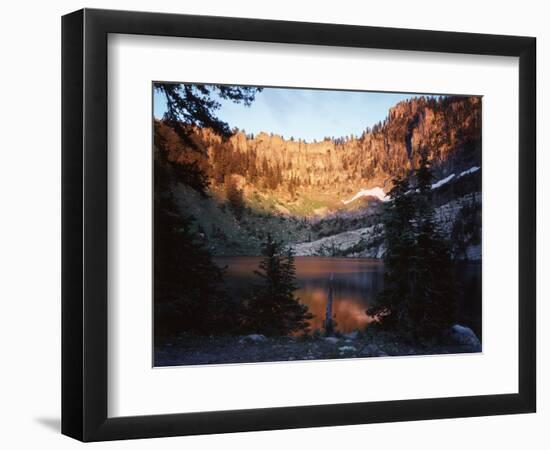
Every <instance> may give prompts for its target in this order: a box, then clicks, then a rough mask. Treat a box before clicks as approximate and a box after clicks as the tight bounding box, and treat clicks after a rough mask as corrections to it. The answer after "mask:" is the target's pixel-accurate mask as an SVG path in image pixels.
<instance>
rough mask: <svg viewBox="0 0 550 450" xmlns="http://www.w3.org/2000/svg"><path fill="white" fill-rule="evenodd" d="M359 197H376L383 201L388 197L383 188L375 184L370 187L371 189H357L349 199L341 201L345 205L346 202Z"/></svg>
mask: <svg viewBox="0 0 550 450" xmlns="http://www.w3.org/2000/svg"><path fill="white" fill-rule="evenodd" d="M361 197H376V198H377V199H378V200H380V201H383V202H386V201H388V197H387V196H386V193H385V192H384V189H382V188H381V187H378V186H376V187H375V188H372V189H363V190H361V191H359V192H358V193H357V194H355V195H354V196H353V197H352V198H351V199H349V200H342V203H343V204H344V205H347V204H348V203H351V202H354V201H355V200H357V199H358V198H361Z"/></svg>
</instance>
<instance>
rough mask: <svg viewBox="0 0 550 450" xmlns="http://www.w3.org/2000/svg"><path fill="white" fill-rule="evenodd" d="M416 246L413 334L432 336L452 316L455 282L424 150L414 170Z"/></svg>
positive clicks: (413, 268) (412, 281) (454, 310)
mask: <svg viewBox="0 0 550 450" xmlns="http://www.w3.org/2000/svg"><path fill="white" fill-rule="evenodd" d="M415 177H416V181H417V190H416V192H415V196H414V197H415V203H416V220H415V227H416V230H415V231H416V246H415V253H414V258H413V259H412V261H411V263H412V264H411V265H412V275H413V276H412V279H411V296H412V298H413V305H412V317H413V321H414V322H415V330H416V334H417V335H422V336H425V337H433V336H436V335H437V334H438V333H439V332H440V331H441V330H442V329H444V328H446V327H448V326H450V325H452V323H453V321H454V320H455V316H456V289H457V287H456V283H455V280H454V274H453V267H452V260H451V256H450V250H449V245H448V242H447V241H446V240H445V239H444V238H443V236H442V234H441V231H440V230H439V229H438V227H437V226H436V224H435V221H434V208H433V200H432V190H431V185H432V181H433V178H434V177H433V175H432V172H431V169H430V164H429V161H428V153H427V151H426V150H423V151H422V152H421V159H420V164H419V167H418V169H416V171H415Z"/></svg>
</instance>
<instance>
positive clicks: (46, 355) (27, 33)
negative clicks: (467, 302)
mask: <svg viewBox="0 0 550 450" xmlns="http://www.w3.org/2000/svg"><path fill="white" fill-rule="evenodd" d="M83 6H87V7H95V8H116V9H139V10H155V11H164V12H177V13H189V14H210V15H225V16H246V17H257V18H266V19H286V20H304V21H318V22H335V23H353V24H358V25H376V26H393V27H408V28H422V29H439V30H449V31H471V32H483V33H500V34H518V35H530V36H536V37H537V38H538V85H539V88H538V126H539V132H538V150H539V166H538V167H539V168H538V173H539V197H538V213H539V230H542V229H543V228H544V227H545V226H546V227H548V226H549V223H548V222H549V220H550V218H549V217H548V206H546V207H543V203H544V200H545V199H547V198H549V197H550V195H549V194H550V192H549V185H550V183H549V182H548V180H547V179H546V180H545V179H544V178H543V173H544V169H546V170H550V157H549V156H548V153H546V154H545V153H544V152H543V151H542V149H543V147H544V138H545V136H544V125H545V116H544V113H543V110H544V109H545V107H546V108H548V107H550V96H549V94H548V91H547V90H546V88H547V86H548V83H549V82H550V77H549V76H548V72H549V71H550V29H549V28H548V20H547V19H548V17H549V11H548V10H547V8H546V7H545V4H544V2H540V1H535V0H533V1H531V0H523V1H521V2H518V1H500V2H498V3H497V2H485V3H482V2H480V1H471V0H463V1H461V2H452V3H447V2H441V1H431V0H421V1H417V2H411V1H406V0H393V1H391V2H380V1H379V2H369V3H367V2H357V1H353V0H339V1H338V2H334V1H324V0H323V1H321V0H316V1H315V2H306V1H303V2H298V1H296V0H279V1H277V2H274V1H273V2H260V1H255V2H253V1H250V2H247V1H245V0H231V1H223V0H218V1H202V2H181V1H168V0H156V1H155V2H152V1H151V0H149V1H144V0H132V1H129V0H112V1H110V2H107V1H96V0H88V1H87V2H76V1H72V2H70V1H55V2H38V1H28V0H19V1H15V2H5V4H4V5H3V8H2V14H1V16H0V33H1V39H0V46H1V52H0V61H1V69H0V77H1V78H2V88H3V89H2V95H1V96H0V103H1V108H0V130H1V132H2V140H1V141H0V142H1V143H2V144H1V158H0V183H1V186H0V196H1V197H0V205H1V206H2V220H1V221H0V274H1V277H0V289H1V294H0V301H1V303H0V304H1V305H2V308H1V309H0V346H1V353H0V355H1V371H0V380H1V381H0V423H1V430H2V431H1V432H0V444H1V445H2V447H3V448H9V449H17V448H56V449H57V448H59V449H65V448H75V447H78V446H80V445H81V444H79V443H78V442H76V441H73V440H71V439H69V438H66V437H63V436H61V435H60V434H59V420H60V419H59V418H60V406H59V404H60V348H59V346H60V212H61V211H60V192H61V185H60V16H61V15H62V14H65V13H67V12H70V11H73V10H75V9H78V8H81V7H83ZM546 141H548V140H547V139H546ZM538 248H539V260H538V274H539V279H540V281H539V285H538V288H539V319H538V325H539V347H538V355H539V381H540V382H539V412H538V413H537V414H536V415H523V416H503V417H486V418H471V419H459V420H454V419H453V420H441V421H424V422H409V423H400V424H380V425H362V426H349V427H336V428H319V429H304V430H291V431H288V430H287V431H276V432H258V433H239V434H232V435H223V436H198V437H185V438H169V439H168V438H167V439H157V440H154V441H152V440H141V441H127V442H117V443H100V444H96V445H94V448H110V447H111V446H112V447H114V448H151V447H154V448H181V447H182V446H187V447H188V448H194V449H215V448H220V447H222V446H223V447H224V448H226V449H237V448H239V449H243V448H251V449H252V448H265V449H271V448H273V449H275V448H277V449H278V448H285V447H286V448H299V447H310V446H311V447H315V448H316V449H334V448H338V447H339V446H343V447H345V446H353V447H357V448H360V447H370V448H375V449H376V448H380V449H392V448H404V447H407V448H410V449H415V448H422V449H426V450H428V449H441V448H444V449H449V450H451V449H464V448H484V447H487V448H499V449H512V448H518V447H521V448H529V449H544V448H548V446H549V445H550V432H549V431H548V423H549V421H550V389H549V388H548V385H547V383H545V380H547V379H549V375H550V367H549V364H550V356H549V355H548V351H547V343H548V342H549V340H550V332H549V328H548V327H546V328H543V325H544V323H545V322H546V321H547V320H548V319H550V317H549V314H550V308H549V307H548V305H547V304H544V298H545V297H546V296H548V294H549V289H550V285H549V282H548V277H545V276H544V274H545V272H547V271H548V268H549V265H548V258H547V257H542V253H543V251H544V250H546V251H549V250H550V248H549V237H548V234H546V235H545V236H543V235H542V233H540V231H539V240H538ZM367 381H368V380H365V382H367Z"/></svg>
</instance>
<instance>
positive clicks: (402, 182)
mask: <svg viewBox="0 0 550 450" xmlns="http://www.w3.org/2000/svg"><path fill="white" fill-rule="evenodd" d="M393 184H394V185H393V188H392V189H391V190H390V192H389V193H388V196H389V197H390V201H389V202H388V203H386V204H385V205H384V211H383V216H382V221H383V223H384V245H385V253H384V269H385V272H384V289H383V290H382V292H381V293H380V294H379V296H378V298H377V302H376V304H375V305H373V306H371V307H370V308H369V309H368V310H367V313H368V314H369V315H371V316H375V317H378V318H379V320H380V322H381V324H382V325H384V326H385V327H387V328H390V329H399V330H400V331H401V332H403V333H408V331H409V330H410V329H412V326H413V323H412V318H411V311H410V309H411V308H410V303H411V297H410V278H411V276H410V262H411V258H412V257H413V253H414V247H415V234H414V230H413V227H412V221H413V219H414V202H413V199H412V197H411V195H410V190H411V188H410V184H409V181H408V179H407V178H400V177H398V178H395V179H394V180H393Z"/></svg>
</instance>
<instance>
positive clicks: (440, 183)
mask: <svg viewBox="0 0 550 450" xmlns="http://www.w3.org/2000/svg"><path fill="white" fill-rule="evenodd" d="M454 177H455V174H454V173H452V174H450V175H449V176H448V177H445V178H443V179H442V180H439V181H438V182H436V183H434V184H432V189H437V188H439V187H441V186H443V185H444V184H446V183H448V182H449V181H451V180H452V179H453V178H454Z"/></svg>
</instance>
